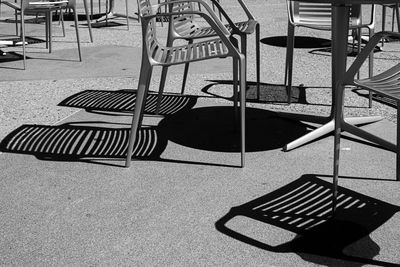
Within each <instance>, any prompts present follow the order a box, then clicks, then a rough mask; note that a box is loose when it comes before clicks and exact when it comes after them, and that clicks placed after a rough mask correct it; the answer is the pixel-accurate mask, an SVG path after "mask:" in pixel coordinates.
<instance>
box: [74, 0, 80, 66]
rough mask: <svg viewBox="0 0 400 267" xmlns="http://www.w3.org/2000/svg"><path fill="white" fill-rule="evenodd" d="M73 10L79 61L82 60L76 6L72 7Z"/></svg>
mask: <svg viewBox="0 0 400 267" xmlns="http://www.w3.org/2000/svg"><path fill="white" fill-rule="evenodd" d="M72 9H73V11H74V21H75V32H76V43H77V45H78V53H79V61H82V53H81V42H80V40H79V29H78V13H77V12H76V7H75V6H74V7H72Z"/></svg>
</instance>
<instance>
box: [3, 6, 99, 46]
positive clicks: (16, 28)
mask: <svg viewBox="0 0 400 267" xmlns="http://www.w3.org/2000/svg"><path fill="white" fill-rule="evenodd" d="M3 2H5V4H7V2H9V0H6V1H3ZM16 2H17V1H14V3H16ZM1 3H2V0H0V7H1ZM83 6H84V8H85V15H86V21H87V24H88V29H89V37H90V42H92V43H93V34H92V24H91V22H90V17H89V11H88V4H87V0H83ZM17 11H18V10H17V9H16V10H15V34H16V35H19V34H18V14H17ZM0 12H1V10H0ZM33 14H34V15H38V13H33ZM63 14H64V12H63V10H62V9H61V10H60V21H61V23H62V28H63V36H65V29H64V21H63ZM25 15H27V13H25Z"/></svg>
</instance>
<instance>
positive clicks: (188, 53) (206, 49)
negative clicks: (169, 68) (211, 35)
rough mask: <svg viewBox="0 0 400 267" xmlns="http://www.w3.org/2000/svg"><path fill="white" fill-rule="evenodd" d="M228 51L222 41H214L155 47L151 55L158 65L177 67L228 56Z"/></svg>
mask: <svg viewBox="0 0 400 267" xmlns="http://www.w3.org/2000/svg"><path fill="white" fill-rule="evenodd" d="M228 52H229V51H228V49H227V47H226V46H225V45H224V43H223V42H222V41H221V39H213V40H208V41H204V42H199V43H193V44H189V45H182V46H175V47H160V46H157V47H154V50H153V51H151V53H152V54H153V55H154V56H153V59H154V60H155V62H156V64H158V65H175V64H182V63H186V62H193V61H199V60H204V59H210V58H218V57H219V58H222V57H227V56H228Z"/></svg>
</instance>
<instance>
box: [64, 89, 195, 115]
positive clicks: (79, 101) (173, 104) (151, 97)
mask: <svg viewBox="0 0 400 267" xmlns="http://www.w3.org/2000/svg"><path fill="white" fill-rule="evenodd" d="M135 101H136V90H118V91H107V90H86V91H82V92H79V93H77V94H74V95H72V96H70V97H68V98H66V99H64V100H63V101H62V102H61V103H59V104H58V105H59V106H63V107H73V108H81V109H85V110H86V111H106V112H129V113H130V114H132V112H133V111H134V108H135ZM196 103H197V97H196V96H188V95H176V94H164V95H163V97H162V100H161V105H160V110H159V115H171V114H175V113H178V112H184V111H187V110H190V109H191V108H193V107H194V105H196ZM156 104H157V94H155V93H149V94H148V95H147V99H146V106H145V109H144V112H145V113H146V114H155V111H156Z"/></svg>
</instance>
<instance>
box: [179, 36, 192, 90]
mask: <svg viewBox="0 0 400 267" xmlns="http://www.w3.org/2000/svg"><path fill="white" fill-rule="evenodd" d="M192 43H193V39H190V40H189V41H188V44H189V45H191V44H192ZM188 72H189V62H187V63H185V69H184V70H183V79H182V87H181V95H183V94H184V93H185V87H186V81H187V75H188Z"/></svg>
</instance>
